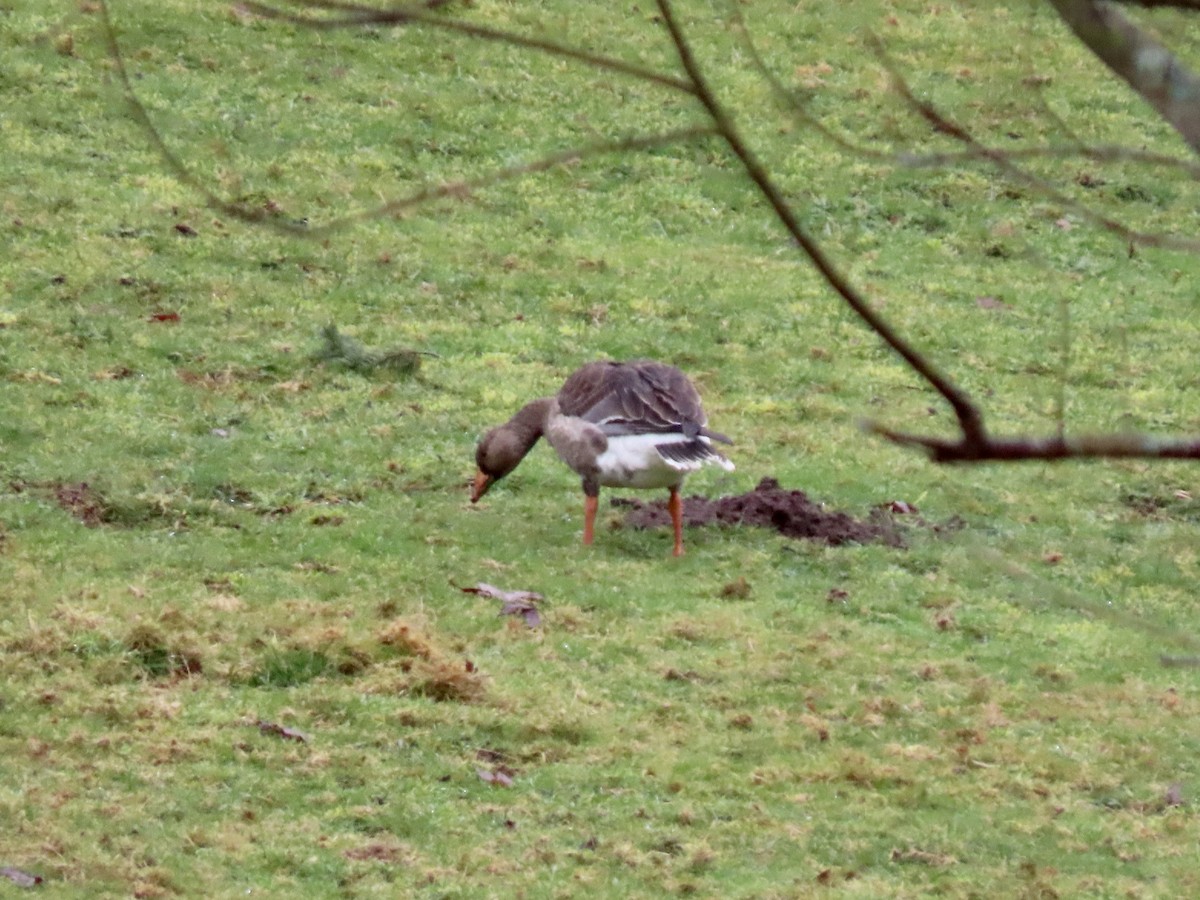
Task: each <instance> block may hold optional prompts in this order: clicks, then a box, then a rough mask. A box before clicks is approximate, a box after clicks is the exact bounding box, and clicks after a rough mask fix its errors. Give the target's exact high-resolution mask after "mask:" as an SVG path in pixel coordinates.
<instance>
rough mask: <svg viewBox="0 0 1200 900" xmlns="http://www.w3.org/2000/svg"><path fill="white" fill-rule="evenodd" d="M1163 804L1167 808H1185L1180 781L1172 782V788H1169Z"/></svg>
mask: <svg viewBox="0 0 1200 900" xmlns="http://www.w3.org/2000/svg"><path fill="white" fill-rule="evenodd" d="M1163 802H1164V803H1165V804H1166V805H1167V806H1183V785H1182V784H1180V783H1179V782H1178V781H1175V782H1172V783H1171V785H1170V787H1168V788H1167V793H1166V796H1165V797H1163Z"/></svg>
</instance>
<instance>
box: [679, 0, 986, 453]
mask: <svg viewBox="0 0 1200 900" xmlns="http://www.w3.org/2000/svg"><path fill="white" fill-rule="evenodd" d="M658 8H659V11H660V12H661V13H662V16H663V21H664V22H665V23H666V25H667V29H668V31H669V32H670V35H671V40H672V41H673V42H674V44H675V49H676V52H677V53H678V54H679V61H680V64H681V65H682V66H683V68H684V71H686V72H687V74H688V77H689V78H690V79H691V83H692V85H693V86H694V88H695V93H696V96H697V99H699V101H700V103H701V104H703V106H704V108H705V110H706V111H707V112H708V114H709V116H710V117H711V118H712V120H713V123H714V124H715V125H716V129H717V131H718V132H719V133H720V135H721V137H722V138H724V139H725V142H726V143H727V144H728V145H729V148H730V150H731V151H732V152H733V154H734V155H735V156H736V157H737V158H738V160H739V161H740V162H741V164H742V167H743V168H744V169H745V170H746V174H747V175H748V176H749V177H750V179H751V180H752V181H753V182H754V184H755V185H756V186H757V187H758V189H759V191H760V192H761V193H762V195H763V197H765V198H766V200H767V202H768V203H769V204H770V206H771V208H772V210H774V212H775V215H776V217H777V218H778V219H779V221H780V222H782V223H783V226H784V228H786V229H787V231H788V233H789V234H790V235H791V236H792V237H793V238H794V239H795V241H796V243H797V244H799V245H800V247H801V249H803V251H804V253H805V254H806V255H807V256H808V258H809V260H810V261H811V262H812V264H813V266H815V267H816V269H817V271H818V272H820V274H821V276H822V277H823V278H824V279H825V281H826V283H828V284H829V286H830V287H832V288H833V289H834V290H835V291H837V293H838V294H839V295H840V296H841V297H842V299H843V300H845V301H846V303H847V305H849V307H850V308H851V309H852V310H854V312H855V313H856V314H857V315H858V317H859V318H860V319H862V320H863V321H864V322H866V323H867V325H868V326H869V327H870V328H871V330H873V331H874V332H875V333H876V334H878V335H879V336H880V338H882V339H883V341H884V342H885V343H886V344H887V345H888V346H889V347H891V348H892V349H893V350H894V351H895V352H896V353H897V354H899V355H900V357H901V358H902V359H903V360H904V361H905V362H906V363H908V365H909V366H910V367H911V368H912V369H913V370H914V371H915V372H917V374H919V375H920V376H921V377H922V378H924V379H925V380H926V381H927V382H929V384H930V385H932V386H933V388H934V389H935V390H936V391H937V392H938V393H939V394H941V395H942V396H943V397H944V398H945V399H946V401H947V402H948V403H949V404H950V406H951V407H952V408H953V410H954V414H955V416H957V418H958V422H959V425H960V427H961V428H962V430H963V434H964V435H967V436H968V437H969V438H970V439H971V440H976V441H979V440H983V439H984V431H983V418H982V416H981V414H980V412H979V409H978V408H977V407H976V406H975V404H974V403H973V402H972V401H971V399H970V397H969V396H968V395H967V394H966V392H964V391H963V390H962V389H961V388H959V387H958V386H957V385H956V384H954V382H952V381H951V380H950V379H949V378H947V377H946V376H945V375H943V374H942V373H941V372H940V371H938V369H937V368H936V367H935V366H934V365H933V364H932V363H931V362H930V361H929V360H927V359H926V358H925V357H924V356H922V355H921V354H920V353H918V352H917V351H916V350H915V349H914V348H913V347H912V346H911V345H909V343H908V342H907V341H906V340H904V338H903V337H901V336H900V334H899V332H897V331H896V330H895V329H894V328H892V326H891V325H890V324H889V323H888V321H887V320H886V319H884V318H883V316H881V315H880V314H879V313H877V312H876V311H875V310H874V308H872V306H871V305H870V303H869V302H868V301H867V299H866V298H865V297H864V296H863V295H862V294H860V293H859V292H858V290H857V289H856V288H855V287H854V286H853V285H852V284H851V283H850V281H849V280H848V279H847V278H846V276H845V275H843V274H842V273H841V272H840V271H839V270H838V268H837V267H836V266H835V265H834V264H833V261H832V260H830V259H829V257H828V256H826V255H825V251H824V250H822V249H821V246H820V244H818V243H817V242H816V241H815V240H814V239H813V238H812V237H811V236H810V235H809V234H808V233H807V232H805V231H804V229H803V228H801V226H800V223H799V221H798V220H797V218H796V215H795V213H794V212H793V211H792V209H791V207H790V206H789V205H788V202H787V200H786V199H785V198H784V196H783V193H782V192H781V191H780V189H779V187H778V186H777V185H776V184H775V183H774V181H772V179H771V177H770V176H769V175H768V174H767V170H766V169H765V168H764V167H763V165H762V163H761V162H760V161H759V159H758V157H757V156H755V154H754V153H753V152H752V151H751V150H750V148H749V147H748V146H747V144H746V143H745V141H744V140H743V139H742V136H741V134H740V132H739V131H738V129H737V126H736V125H735V124H734V121H733V118H732V117H731V116H730V114H729V112H728V111H727V110H726V109H725V108H724V106H722V105H721V103H720V101H719V100H718V99H717V97H716V95H715V94H714V93H713V91H712V88H711V87H710V86H709V84H708V81H707V79H706V78H705V77H704V73H703V72H702V71H701V70H700V67H699V65H698V64H697V63H696V60H695V57H694V56H693V54H692V48H691V45H690V44H689V43H688V41H687V37H686V36H685V35H684V33H683V30H682V29H681V28H680V26H679V23H678V22H677V21H676V20H675V14H674V10H673V9H672V8H671V4H670V2H669V0H658Z"/></svg>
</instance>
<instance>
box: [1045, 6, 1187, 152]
mask: <svg viewBox="0 0 1200 900" xmlns="http://www.w3.org/2000/svg"><path fill="white" fill-rule="evenodd" d="M1050 4H1051V5H1052V6H1053V7H1054V8H1055V9H1056V10H1057V11H1058V14H1059V16H1060V17H1061V18H1062V20H1063V21H1064V22H1066V23H1067V26H1068V27H1069V28H1070V29H1071V30H1072V31H1074V32H1075V36H1076V37H1078V38H1079V40H1081V41H1082V42H1083V43H1084V44H1085V45H1087V47H1088V49H1090V50H1091V51H1092V53H1094V54H1095V55H1096V56H1097V57H1098V58H1099V59H1100V61H1101V62H1103V63H1104V64H1105V65H1106V66H1108V67H1109V68H1110V69H1112V71H1113V72H1114V73H1116V74H1117V75H1119V76H1121V78H1123V79H1125V81H1126V82H1127V83H1128V84H1129V86H1130V87H1131V88H1133V89H1134V90H1135V91H1137V93H1139V94H1140V95H1141V96H1142V98H1143V99H1144V100H1145V101H1146V102H1147V103H1149V104H1150V105H1151V106H1153V107H1154V108H1155V109H1156V110H1157V111H1158V114H1159V115H1160V116H1162V117H1163V119H1164V121H1166V122H1167V123H1168V124H1170V125H1171V127H1172V128H1174V129H1175V130H1176V131H1178V132H1179V134H1180V136H1181V137H1182V138H1183V139H1184V140H1185V141H1187V143H1188V145H1189V146H1190V147H1191V148H1192V149H1193V150H1195V151H1196V152H1198V153H1200V79H1198V78H1197V77H1196V76H1195V75H1194V74H1193V73H1192V72H1191V71H1189V70H1188V68H1187V67H1186V66H1185V65H1184V64H1183V63H1182V62H1181V61H1180V59H1179V58H1178V57H1177V56H1176V55H1175V54H1174V53H1172V52H1171V51H1170V50H1169V49H1167V48H1166V47H1165V46H1163V45H1162V44H1160V43H1159V42H1158V41H1157V40H1155V39H1154V38H1153V37H1151V36H1150V35H1149V34H1147V33H1146V32H1144V31H1142V29H1141V28H1139V27H1138V26H1137V24H1135V23H1134V22H1132V21H1130V20H1129V19H1128V18H1126V17H1125V15H1124V14H1123V13H1122V12H1121V11H1120V10H1119V9H1117V8H1116V7H1115V6H1112V5H1110V4H1107V3H1097V2H1095V0H1050ZM1138 5H1141V6H1147V5H1156V6H1165V5H1171V6H1181V8H1189V9H1191V8H1196V6H1197V5H1200V4H1197V5H1193V4H1187V5H1186V7H1183V5H1182V4H1179V3H1171V4H1166V3H1149V4H1148V3H1140V4H1138Z"/></svg>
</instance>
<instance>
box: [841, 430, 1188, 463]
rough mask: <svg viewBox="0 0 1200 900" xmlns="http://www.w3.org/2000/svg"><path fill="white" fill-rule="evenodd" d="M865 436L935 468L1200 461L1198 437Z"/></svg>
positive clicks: (891, 432)
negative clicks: (918, 454)
mask: <svg viewBox="0 0 1200 900" xmlns="http://www.w3.org/2000/svg"><path fill="white" fill-rule="evenodd" d="M863 428H864V430H866V431H868V432H869V433H871V434H876V435H879V436H880V437H883V438H887V440H889V441H891V442H892V443H894V444H900V445H902V446H905V447H917V448H919V449H922V450H924V451H926V452H927V453H928V454H929V458H930V460H932V461H933V462H937V463H967V462H971V463H974V462H1017V461H1022V460H1041V461H1043V462H1045V461H1052V460H1062V459H1097V458H1101V457H1103V458H1106V459H1133V458H1136V459H1200V437H1190V438H1182V439H1175V440H1164V439H1161V438H1155V437H1151V436H1150V435H1145V434H1096V435H1082V436H1079V437H1068V436H1066V435H1063V434H1054V435H1050V436H1048V437H1032V436H1027V435H1024V436H1017V437H991V436H988V435H984V436H983V437H982V439H981V440H971V439H970V438H969V437H967V436H964V437H956V438H939V437H931V436H928V435H919V434H909V433H907V432H903V431H894V430H892V429H890V428H888V427H886V426H884V425H880V424H878V423H875V422H866V423H864V424H863Z"/></svg>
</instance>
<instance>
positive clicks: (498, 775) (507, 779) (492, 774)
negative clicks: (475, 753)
mask: <svg viewBox="0 0 1200 900" xmlns="http://www.w3.org/2000/svg"><path fill="white" fill-rule="evenodd" d="M475 774H476V775H478V776H479V780H480V781H486V782H487V783H488V784H492V785H495V786H496V787H512V786H513V775H514V774H516V773H514V772H513V770H512V769H510V768H508V766H496V768H494V769H492V770H490V771H489V770H488V769H476V770H475Z"/></svg>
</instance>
